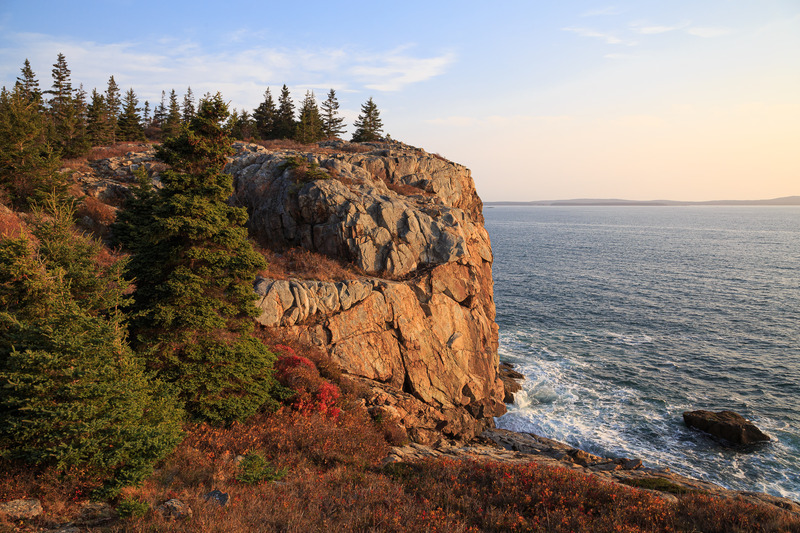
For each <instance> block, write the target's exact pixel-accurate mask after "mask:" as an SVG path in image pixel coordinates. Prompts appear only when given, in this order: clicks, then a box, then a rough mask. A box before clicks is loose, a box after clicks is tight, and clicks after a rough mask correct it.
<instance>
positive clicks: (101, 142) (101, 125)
mask: <svg viewBox="0 0 800 533" xmlns="http://www.w3.org/2000/svg"><path fill="white" fill-rule="evenodd" d="M115 124H116V119H114V118H113V117H112V115H111V110H110V109H109V107H108V104H107V102H106V98H105V97H104V96H103V95H102V94H100V93H98V92H97V89H95V90H93V91H92V101H91V102H90V103H89V106H88V108H87V111H86V134H87V135H88V136H89V143H90V144H91V145H92V146H105V145H108V144H111V143H113V142H114V139H115V135H114V128H115V127H116V126H115Z"/></svg>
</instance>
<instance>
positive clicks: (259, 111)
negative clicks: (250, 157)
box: [253, 87, 278, 140]
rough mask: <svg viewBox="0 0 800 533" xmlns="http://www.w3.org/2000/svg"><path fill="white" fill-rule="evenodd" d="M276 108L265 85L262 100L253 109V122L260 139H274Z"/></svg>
mask: <svg viewBox="0 0 800 533" xmlns="http://www.w3.org/2000/svg"><path fill="white" fill-rule="evenodd" d="M277 116H278V110H277V109H276V108H275V101H274V100H273V99H272V93H271V92H270V90H269V87H267V90H266V91H264V101H263V102H261V103H260V104H259V105H258V107H257V108H256V110H255V111H253V121H254V122H255V128H256V132H257V133H258V137H259V138H260V139H265V140H268V139H275V138H277V137H276V136H275V122H276V120H277Z"/></svg>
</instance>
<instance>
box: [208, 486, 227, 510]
mask: <svg viewBox="0 0 800 533" xmlns="http://www.w3.org/2000/svg"><path fill="white" fill-rule="evenodd" d="M203 498H205V500H206V501H207V502H210V501H215V502H217V503H218V504H219V505H220V506H221V507H224V506H225V504H226V503H228V493H227V492H222V491H221V490H219V489H214V490H212V491H211V492H209V493H207V494H206V495H205V496H203Z"/></svg>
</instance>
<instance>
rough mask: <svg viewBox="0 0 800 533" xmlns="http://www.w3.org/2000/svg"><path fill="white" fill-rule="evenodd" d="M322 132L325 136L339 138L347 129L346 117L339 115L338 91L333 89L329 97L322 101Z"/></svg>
mask: <svg viewBox="0 0 800 533" xmlns="http://www.w3.org/2000/svg"><path fill="white" fill-rule="evenodd" d="M320 107H322V133H323V134H324V136H325V138H327V139H333V138H339V136H340V135H342V134H343V133H344V131H345V127H344V118H343V117H340V116H339V100H337V99H336V91H334V90H333V89H331V90H330V91H329V92H328V98H327V100H325V101H324V102H322V104H321V106H320Z"/></svg>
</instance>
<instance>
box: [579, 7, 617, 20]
mask: <svg viewBox="0 0 800 533" xmlns="http://www.w3.org/2000/svg"><path fill="white" fill-rule="evenodd" d="M622 12H623V10H622V8H620V7H617V6H608V7H602V8H600V9H591V10H589V11H584V12H583V13H581V16H582V17H601V16H604V15H619V14H621V13H622Z"/></svg>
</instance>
